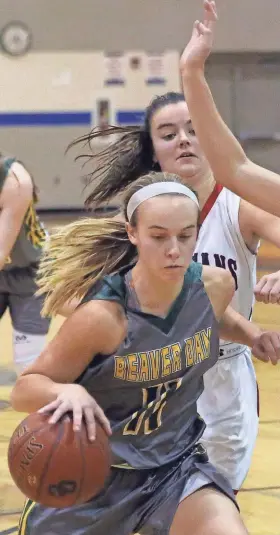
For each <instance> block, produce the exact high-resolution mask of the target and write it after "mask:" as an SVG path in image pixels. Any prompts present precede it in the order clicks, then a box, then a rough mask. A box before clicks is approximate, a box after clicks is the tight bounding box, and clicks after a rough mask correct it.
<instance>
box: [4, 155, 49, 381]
mask: <svg viewBox="0 0 280 535" xmlns="http://www.w3.org/2000/svg"><path fill="white" fill-rule="evenodd" d="M36 200H37V196H36V189H35V186H34V183H33V180H32V178H31V176H30V175H29V173H28V172H27V170H26V169H25V167H24V166H23V164H22V163H21V162H19V161H17V160H16V158H10V157H4V156H1V155H0V317H2V316H3V314H4V312H5V311H6V309H8V310H9V312H10V315H11V319H12V324H13V353H14V363H15V366H16V369H17V371H19V372H21V371H22V370H23V369H24V367H26V366H27V365H29V364H30V363H31V362H32V361H33V360H34V359H35V358H36V357H37V356H38V354H40V352H41V351H42V349H43V347H44V345H45V343H46V334H47V332H48V329H49V323H50V322H49V319H47V318H43V317H41V309H42V304H43V297H35V292H36V290H37V289H38V288H37V286H36V283H35V278H36V274H37V268H38V263H39V259H40V256H41V252H42V247H43V245H44V242H45V239H46V231H45V229H44V227H43V225H42V224H41V222H40V220H39V218H38V216H37V214H36V211H35V208H34V204H35V202H36Z"/></svg>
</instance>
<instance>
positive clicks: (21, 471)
mask: <svg viewBox="0 0 280 535" xmlns="http://www.w3.org/2000/svg"><path fill="white" fill-rule="evenodd" d="M49 418H50V415H45V414H38V413H34V414H30V415H29V416H28V417H27V418H25V420H23V421H22V422H21V424H20V425H19V426H18V427H17V428H16V430H15V431H14V433H13V436H12V438H11V440H10V444H9V450H8V464H9V469H10V473H11V476H12V478H13V480H14V482H15V484H16V485H17V487H18V488H19V489H20V490H21V491H22V492H23V494H25V496H27V497H28V498H30V499H31V500H34V501H36V502H38V503H41V504H42V505H45V506H48V507H70V506H72V505H77V504H81V503H84V502H86V501H88V500H89V499H90V498H92V497H94V496H95V495H97V494H98V493H99V492H100V491H101V490H102V488H103V487H104V484H105V481H106V479H107V477H108V476H109V473H110V466H111V456H110V446H109V440H108V437H107V435H106V433H105V431H104V430H103V428H102V427H101V426H100V425H99V424H98V423H96V439H95V441H94V442H89V440H88V437H87V431H86V426H85V424H84V423H83V425H82V428H81V431H79V432H74V431H73V421H72V418H71V416H70V415H68V414H67V415H66V416H64V417H63V418H62V419H61V420H60V421H59V422H58V423H57V424H49V423H48V420H49Z"/></svg>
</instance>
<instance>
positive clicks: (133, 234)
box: [125, 223, 138, 246]
mask: <svg viewBox="0 0 280 535" xmlns="http://www.w3.org/2000/svg"><path fill="white" fill-rule="evenodd" d="M125 228H126V232H127V236H128V239H129V241H130V242H131V243H132V244H133V245H135V246H137V243H138V240H137V229H136V227H134V226H132V225H131V224H130V223H126V224H125Z"/></svg>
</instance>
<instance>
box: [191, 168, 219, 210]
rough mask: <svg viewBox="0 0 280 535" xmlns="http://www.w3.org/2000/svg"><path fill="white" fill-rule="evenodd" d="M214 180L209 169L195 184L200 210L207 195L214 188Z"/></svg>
mask: <svg viewBox="0 0 280 535" xmlns="http://www.w3.org/2000/svg"><path fill="white" fill-rule="evenodd" d="M215 185H216V182H215V179H214V176H213V174H212V172H211V171H209V173H207V174H205V175H204V176H203V177H202V178H201V179H200V180H199V181H198V182H197V184H196V186H195V191H196V193H197V195H198V200H199V207H200V210H202V208H203V206H204V205H205V203H206V201H207V200H208V198H209V196H210V195H211V193H212V191H213V189H214V188H215Z"/></svg>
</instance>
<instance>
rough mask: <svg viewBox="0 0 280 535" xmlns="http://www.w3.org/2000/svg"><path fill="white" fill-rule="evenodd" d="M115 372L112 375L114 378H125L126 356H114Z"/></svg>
mask: <svg viewBox="0 0 280 535" xmlns="http://www.w3.org/2000/svg"><path fill="white" fill-rule="evenodd" d="M114 360H115V372H114V377H115V378H116V379H125V378H126V368H127V366H126V358H125V357H116V356H115V359H114Z"/></svg>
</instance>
